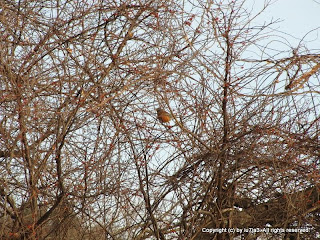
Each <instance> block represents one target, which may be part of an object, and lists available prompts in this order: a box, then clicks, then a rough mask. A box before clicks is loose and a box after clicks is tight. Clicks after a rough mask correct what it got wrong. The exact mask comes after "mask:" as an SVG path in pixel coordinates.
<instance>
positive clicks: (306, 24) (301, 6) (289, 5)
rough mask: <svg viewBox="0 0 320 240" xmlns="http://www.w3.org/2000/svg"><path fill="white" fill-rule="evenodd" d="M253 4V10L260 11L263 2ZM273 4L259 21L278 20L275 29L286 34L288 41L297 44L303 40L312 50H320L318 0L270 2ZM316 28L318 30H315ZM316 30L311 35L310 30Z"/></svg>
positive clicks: (252, 0)
mask: <svg viewBox="0 0 320 240" xmlns="http://www.w3.org/2000/svg"><path fill="white" fill-rule="evenodd" d="M248 2H254V6H257V7H254V8H255V9H257V10H258V9H260V7H259V6H262V4H263V3H264V0H248ZM272 2H273V4H271V6H269V8H267V9H266V10H265V12H264V13H263V14H262V15H261V16H260V20H268V19H272V18H273V19H274V20H275V19H279V20H282V21H281V22H280V23H278V24H277V27H278V28H277V29H278V30H279V31H282V32H284V33H287V34H289V35H287V37H288V40H289V41H290V42H293V43H299V41H300V40H301V39H302V38H304V37H305V38H304V40H305V44H306V45H307V46H308V47H309V48H312V49H320V0H272ZM317 28H318V29H317ZM314 29H317V30H315V31H313V32H312V33H309V34H308V35H307V36H305V35H306V34H307V33H308V32H310V31H311V30H314Z"/></svg>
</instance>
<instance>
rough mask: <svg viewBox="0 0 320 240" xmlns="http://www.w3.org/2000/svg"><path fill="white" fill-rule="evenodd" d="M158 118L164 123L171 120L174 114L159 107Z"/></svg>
mask: <svg viewBox="0 0 320 240" xmlns="http://www.w3.org/2000/svg"><path fill="white" fill-rule="evenodd" d="M157 114H158V119H159V120H160V122H162V123H166V122H169V121H170V120H171V119H172V116H171V114H170V113H168V112H166V111H165V110H163V109H161V108H158V109H157Z"/></svg>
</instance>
